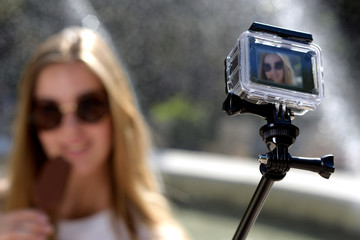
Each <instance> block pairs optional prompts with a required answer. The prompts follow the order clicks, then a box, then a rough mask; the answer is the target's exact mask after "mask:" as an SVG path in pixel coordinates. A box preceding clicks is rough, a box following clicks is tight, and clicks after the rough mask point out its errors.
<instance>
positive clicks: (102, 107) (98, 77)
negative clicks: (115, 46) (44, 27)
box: [0, 27, 184, 240]
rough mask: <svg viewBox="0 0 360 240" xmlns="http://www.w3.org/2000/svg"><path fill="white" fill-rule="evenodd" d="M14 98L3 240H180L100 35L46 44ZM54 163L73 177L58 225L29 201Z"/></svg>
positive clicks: (83, 33) (0, 228)
mask: <svg viewBox="0 0 360 240" xmlns="http://www.w3.org/2000/svg"><path fill="white" fill-rule="evenodd" d="M19 97H20V99H19V102H18V113H17V121H16V125H15V130H16V132H15V136H14V145H13V151H12V155H11V166H10V177H9V181H10V188H9V192H8V194H7V198H6V204H5V210H4V211H5V214H2V215H0V239H1V240H6V239H48V238H53V239H59V240H65V239H74V240H82V239H86V240H89V239H104V240H112V239H121V240H134V239H137V240H143V239H144V240H145V239H146V240H152V239H156V240H158V239H171V240H175V239H184V236H183V233H182V231H181V230H180V228H178V226H177V224H176V223H175V221H174V220H173V219H172V217H171V215H170V213H169V208H168V205H167V202H166V200H165V199H164V197H163V196H162V195H161V194H160V192H159V189H158V186H157V183H156V181H155V179H154V177H153V175H152V173H151V172H150V170H149V168H148V165H147V162H146V157H147V154H148V152H147V151H148V133H147V129H146V125H145V123H144V120H143V118H142V116H141V115H140V114H139V111H138V109H137V108H136V106H135V100H134V97H133V95H132V92H131V90H130V89H129V86H128V83H127V78H126V74H125V73H124V71H123V69H122V68H121V66H120V64H119V62H118V61H117V59H116V57H115V56H114V54H113V51H112V49H111V48H110V47H109V46H108V45H107V44H106V43H105V42H104V41H103V40H102V39H101V37H100V36H99V35H98V34H97V33H95V32H93V31H91V30H87V29H83V28H78V27H72V28H68V29H65V30H63V31H62V32H60V33H58V34H56V35H54V36H52V37H50V38H49V39H48V40H47V41H46V42H45V43H43V44H42V45H41V46H40V47H39V48H38V50H37V51H36V52H35V54H34V55H33V57H32V58H31V60H30V62H29V63H28V65H27V66H26V68H25V71H24V73H23V77H22V79H21V85H20V93H19ZM59 156H61V157H62V158H64V159H65V161H66V162H68V163H69V164H70V165H71V169H72V170H71V173H70V176H69V180H68V183H67V187H66V190H65V193H64V197H63V199H62V202H61V204H60V205H59V207H58V209H57V214H56V217H55V218H54V216H48V215H47V214H46V213H44V212H42V211H39V210H37V209H36V208H35V205H34V200H33V198H32V193H33V191H34V188H35V187H36V179H37V176H38V175H39V172H40V171H41V169H42V167H43V166H44V164H46V163H47V162H48V161H53V160H52V159H54V158H57V157H59ZM53 218H54V219H53Z"/></svg>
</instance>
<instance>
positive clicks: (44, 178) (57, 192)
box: [33, 157, 71, 216]
mask: <svg viewBox="0 0 360 240" xmlns="http://www.w3.org/2000/svg"><path fill="white" fill-rule="evenodd" d="M70 170H71V165H70V164H69V163H68V162H67V161H65V160H64V159H63V158H62V157H57V158H55V159H51V160H48V161H47V162H46V163H45V165H44V167H43V169H42V171H41V173H40V176H39V177H38V180H37V184H36V186H35V189H34V193H33V194H34V195H33V198H34V202H35V205H36V207H37V208H38V209H40V210H43V211H45V212H46V213H48V214H49V215H51V216H53V215H54V214H56V212H57V209H58V207H59V206H60V204H61V201H62V199H63V195H64V192H65V190H66V184H67V182H68V178H69V176H70Z"/></svg>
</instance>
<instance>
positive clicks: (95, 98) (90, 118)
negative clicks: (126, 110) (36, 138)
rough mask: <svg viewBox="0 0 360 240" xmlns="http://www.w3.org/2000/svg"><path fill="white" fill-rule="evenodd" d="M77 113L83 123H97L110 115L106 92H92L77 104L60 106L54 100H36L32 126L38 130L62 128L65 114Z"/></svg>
mask: <svg viewBox="0 0 360 240" xmlns="http://www.w3.org/2000/svg"><path fill="white" fill-rule="evenodd" d="M68 113H75V116H76V118H77V119H78V120H79V122H81V123H97V122H99V121H100V120H101V119H102V118H103V117H104V116H105V115H107V114H108V113H109V104H108V100H107V96H106V93H105V91H101V92H99V91H91V92H87V93H84V94H82V95H80V96H78V97H77V100H76V101H75V102H68V103H62V104H59V103H57V102H56V101H54V100H52V99H34V101H33V104H32V111H31V115H30V122H31V125H32V126H34V127H35V128H36V129H38V130H53V129H56V128H58V127H59V126H61V123H62V120H63V117H64V115H65V114H68Z"/></svg>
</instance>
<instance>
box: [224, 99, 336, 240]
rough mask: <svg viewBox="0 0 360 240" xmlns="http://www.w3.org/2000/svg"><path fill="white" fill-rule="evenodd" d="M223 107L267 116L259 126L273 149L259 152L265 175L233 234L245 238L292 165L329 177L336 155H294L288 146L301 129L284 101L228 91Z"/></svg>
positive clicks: (237, 111)
mask: <svg viewBox="0 0 360 240" xmlns="http://www.w3.org/2000/svg"><path fill="white" fill-rule="evenodd" d="M223 109H224V110H225V111H226V112H227V114H228V115H235V114H239V113H240V114H243V113H252V114H256V115H259V116H261V117H263V118H265V119H266V120H267V124H266V125H264V126H263V127H262V128H260V135H261V137H262V138H263V140H264V142H265V144H266V146H267V148H268V150H269V151H270V152H268V153H267V154H265V155H259V158H258V160H259V162H260V172H261V173H262V175H263V176H262V178H261V180H260V183H259V184H258V187H257V189H256V191H255V193H254V195H253V197H252V199H251V201H250V203H249V205H248V208H247V210H246V212H245V214H244V216H243V218H242V220H241V222H240V224H239V226H238V228H237V230H236V233H235V235H234V238H233V240H244V239H246V237H247V235H248V233H249V231H250V229H251V227H252V226H253V224H254V223H255V221H256V219H257V217H258V215H259V213H260V211H261V209H262V207H263V205H264V203H265V200H266V198H267V196H268V195H269V192H270V190H271V187H272V186H273V183H274V182H275V181H280V180H282V179H283V178H284V177H285V175H286V173H287V172H288V171H289V170H290V168H291V167H293V168H298V169H303V170H309V171H313V172H317V173H319V174H320V175H321V176H322V177H324V178H329V177H330V175H331V174H332V173H333V172H334V171H335V167H334V157H333V156H332V155H326V156H323V157H322V158H303V157H292V156H291V155H290V154H289V152H288V149H289V147H290V146H291V145H292V144H293V143H294V142H295V140H296V137H297V136H298V135H299V129H298V128H297V127H296V126H294V125H292V124H291V112H290V110H288V109H283V108H282V106H281V105H280V106H277V107H276V106H275V105H273V104H266V105H258V104H254V103H250V102H247V101H245V100H243V99H241V98H240V97H238V96H237V95H233V94H231V93H229V94H228V97H227V99H226V100H225V102H224V104H223Z"/></svg>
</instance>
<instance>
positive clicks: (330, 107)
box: [0, 0, 360, 240]
mask: <svg viewBox="0 0 360 240" xmlns="http://www.w3.org/2000/svg"><path fill="white" fill-rule="evenodd" d="M254 21H258V22H263V23H267V24H272V25H277V26H281V27H284V28H290V29H294V30H299V31H304V32H309V33H311V34H312V35H313V38H314V43H316V44H317V45H319V46H320V47H321V48H322V51H323V67H324V79H325V94H326V96H325V97H326V98H325V100H324V101H323V102H322V103H321V105H320V107H319V108H318V109H317V111H314V112H308V113H307V114H305V115H304V116H301V117H297V118H296V119H295V120H294V121H293V123H294V124H295V125H296V126H298V127H299V128H300V135H299V137H298V139H297V141H296V143H295V144H294V146H293V147H292V148H291V149H290V151H291V153H292V154H293V155H298V156H305V157H320V156H322V155H325V154H329V153H332V154H334V155H335V160H336V168H337V171H339V172H340V173H341V174H343V176H345V178H347V179H349V181H348V182H352V183H354V182H355V183H359V182H358V181H355V180H354V179H357V180H358V179H359V178H358V176H359V174H358V172H359V170H358V169H359V167H360V160H359V159H358V156H357V155H358V154H357V152H358V151H359V149H360V138H359V134H360V127H359V124H358V122H359V120H360V119H359V118H360V108H359V107H358V102H359V100H360V95H359V94H358V92H357V91H358V89H360V82H359V74H360V68H359V61H360V60H359V59H360V41H359V36H360V31H358V22H359V21H360V2H359V1H356V0H315V1H312V0H273V1H270V0H252V1H250V0H249V1H246V0H222V1H218V0H197V1H194V0H182V1H179V0H138V1H131V0H60V1H53V0H1V1H0V123H1V127H0V155H1V156H2V162H3V163H5V162H6V155H7V153H8V151H9V148H10V147H11V139H12V121H13V118H14V114H15V112H14V108H15V106H16V99H17V93H16V87H17V83H18V79H19V76H20V74H21V70H22V68H23V66H24V64H25V63H26V61H27V59H28V57H29V55H30V54H31V52H32V51H33V50H34V48H35V47H36V46H37V45H38V44H39V43H40V42H42V41H43V40H44V39H46V38H47V37H48V36H49V35H51V34H53V33H55V32H58V31H59V30H61V29H62V28H64V27H66V26H70V25H81V26H85V27H88V28H92V29H94V30H97V31H100V32H101V33H102V34H103V35H104V36H105V38H107V40H108V41H110V42H111V43H112V46H113V48H114V49H115V50H116V52H117V53H118V55H119V58H120V59H121V60H122V62H123V64H124V65H125V66H126V68H127V69H128V74H129V76H130V77H131V80H132V86H133V89H134V91H135V92H136V94H137V97H138V102H139V106H140V108H141V110H142V112H143V113H144V115H145V117H146V120H147V121H148V123H149V126H150V127H151V129H152V132H153V137H154V146H155V149H156V152H158V156H160V157H159V158H161V157H164V156H168V157H170V156H174V154H173V155H172V154H171V152H170V151H173V150H174V149H176V151H173V152H172V153H174V152H175V153H179V154H184V155H181V156H184V157H187V159H194V161H193V162H196V160H197V158H198V159H200V158H202V157H201V156H203V155H201V156H198V155H196V154H199V153H203V154H206V156H211V157H214V156H221V157H220V158H223V156H227V157H226V160H229V159H230V160H229V161H230V162H233V161H235V162H236V161H241V160H242V159H250V160H249V161H252V162H254V163H255V165H254V168H257V164H256V156H257V155H258V154H260V153H265V152H267V150H266V148H265V145H264V143H263V142H262V139H261V138H260V136H259V134H258V130H259V128H260V127H261V126H262V125H264V124H265V122H264V120H262V119H260V118H258V117H255V116H250V115H244V116H235V117H229V116H227V115H226V113H225V112H223V111H222V103H223V101H224V100H225V98H226V95H225V91H224V88H225V86H224V74H223V72H224V64H223V61H224V58H225V57H226V56H227V55H228V53H229V52H230V51H231V49H232V48H233V47H234V45H235V43H236V40H237V38H238V37H239V35H240V34H241V33H242V32H244V31H246V30H247V29H248V28H249V26H250V25H251V23H252V22H254ZM190 153H194V154H195V156H198V157H197V158H196V157H194V155H191V156H190V155H187V154H190ZM166 154H167V155H166ZM207 154H210V155H207ZM177 156H178V155H177ZM211 157H208V158H211ZM226 160H225V161H226ZM199 161H200V160H199ZM185 162H186V161H185ZM184 164H185V163H184ZM189 164H193V163H192V162H189ZM160 165H161V164H160ZM162 166H164V165H162ZM5 169H6V168H5V167H3V166H2V167H1V170H2V171H5ZM160 169H162V168H161V167H160ZM166 169H167V170H168V172H166ZM163 170H164V168H163ZM199 171H200V172H201V166H200V170H199ZM239 171H240V172H239V175H241V174H242V172H241V171H243V170H241V169H240V170H239ZM254 174H255V175H256V177H257V178H258V179H260V177H261V176H260V173H258V171H257V169H255V173H254ZM173 175H174V174H173ZM175 175H176V176H179V175H181V174H179V173H177V174H175ZM289 175H290V174H289ZM335 175H336V174H335ZM169 176H171V171H170V170H169V168H165V170H164V181H165V185H166V186H169V184H168V183H167V182H166V181H168V182H171V181H175V180H174V179H175V178H170V177H169ZM316 177H318V178H320V177H319V176H316ZM257 178H256V181H257ZM188 179H191V178H190V177H188ZM196 179H197V180H199V177H198V176H197V177H196ZM206 179H212V177H208V178H206ZM193 180H194V179H193ZM194 181H195V180H194ZM210 182H211V180H210ZM346 183H347V182H346ZM172 184H175V185H176V183H175V182H174V183H172ZM204 184H206V183H204ZM310 184H311V183H310ZM184 186H185V187H184ZM184 186H182V187H183V188H184V189H185V190H184V189H182V191H183V192H184V191H185V192H186V184H185V185H184ZM247 186H249V185H247ZM354 186H356V185H354ZM338 187H339V188H342V189H344V188H345V189H347V190H348V191H351V193H352V195H354V196H355V198H357V199H359V198H360V192H359V190H358V189H359V188H357V189H356V188H355V189H354V188H350V187H346V186H342V185H339V186H338ZM357 187H359V185H357ZM329 189H330V190H329V191H332V189H331V188H330V187H329ZM253 191H254V186H252V185H250V187H248V189H247V191H246V195H248V194H249V195H251V194H252V192H253ZM169 192H170V195H171V190H170V191H169ZM214 192H216V191H215V190H214ZM275 194H276V193H275ZM176 196H179V195H176V194H175V193H174V194H173V195H171V196H170V197H172V198H173V199H174V209H175V210H174V211H175V212H176V213H177V214H179V217H180V218H181V219H182V221H184V222H188V220H187V219H191V218H192V219H195V220H196V221H197V223H198V222H200V223H199V224H200V225H201V219H209V216H207V215H206V214H208V212H209V211H208V210H206V209H204V211H202V212H200V213H198V215H192V214H193V213H192V212H191V207H189V205H186V204H184V202H186V201H185V200H184V201H179V198H177V197H176ZM345 196H347V195H346V194H345ZM249 197H250V196H249ZM189 201H190V200H189ZM189 201H188V202H189ZM198 201H201V196H199V199H198ZM190 202H191V201H190ZM193 202H196V201H195V200H194V201H193ZM245 202H247V200H246V201H245ZM181 203H183V204H181ZM217 204H219V203H217ZM345 205H346V204H345ZM192 206H193V205H192ZM193 208H194V209H195V210H198V207H197V206H195V207H193ZM357 208H360V207H359V205H357ZM241 209H242V208H240V210H239V211H240V212H238V213H236V214H235V216H236V217H234V216H232V217H234V218H232V217H231V216H230V215H231V214H229V212H231V211H228V212H226V210H224V209H222V210H223V211H222V212H221V211H220V210H219V211H218V213H216V214H215V215H214V216H213V218H212V219H213V222H212V223H208V222H205V220H204V224H203V225H201V226H200V225H199V226H197V225H196V224H192V228H191V227H190V226H189V231H190V232H191V234H192V235H193V236H194V239H207V240H209V239H212V238H211V237H209V236H207V235H206V232H207V231H208V229H209V228H210V226H216V225H219V224H216V223H219V222H222V223H223V224H222V225H224V226H228V229H222V230H217V231H216V232H217V233H219V235H218V236H217V237H215V238H214V239H230V237H231V236H232V234H233V232H234V231H235V230H236V226H237V223H238V220H239V219H240V217H241V215H242V214H241V211H242V210H241ZM188 211H189V212H188ZM215 212H216V211H215ZM201 214H205V215H201ZM269 216H270V215H269ZM268 218H269V217H268ZM335 218H336V216H335ZM349 221H352V222H351V224H352V225H354V226H355V227H354V228H356V227H360V223H359V222H357V223H356V222H355V223H354V222H353V221H354V220H353V219H351V220H349ZM264 222H266V220H264ZM267 222H269V221H267ZM260 223H261V219H260ZM207 224H209V225H208V228H206V225H207ZM211 224H214V225H211ZM346 224H347V223H346ZM351 224H350V225H351ZM185 225H186V224H185ZM194 226H197V228H196V229H194V228H195V227H194ZM305 226H306V225H305ZM211 228H212V229H213V227H211ZM199 229H202V230H201V231H200V230H199ZM335 229H336V228H335ZM221 231H224V232H226V234H227V235H226V234H225V236H224V235H221V234H220V233H221ZM259 231H260V232H261V231H263V232H265V233H268V232H267V227H266V224H265V227H263V228H261V229H260V230H259ZM272 231H273V230H270V232H272ZM274 231H275V230H274ZM284 231H285V230H284V229H283V230H282V234H285V235H284V236H285V237H284V239H289V237H288V236H292V238H291V239H297V238H295V237H294V236H293V235H286V234H288V233H284ZM351 231H352V230H349V229H346V228H344V229H342V231H340V233H341V234H349V236H350V235H351V234H353V233H352V232H351ZM204 234H205V235H204ZM275 234H277V236H280V235H281V234H280V233H279V232H276V233H275ZM210 235H211V234H210ZM330 235H331V234H330ZM220 236H222V237H220ZM268 236H269V235H268ZM343 236H345V235H343ZM351 236H352V235H351ZM357 236H359V235H357ZM213 237H214V235H213ZM333 237H334V236H333ZM255 239H266V237H265V238H262V237H261V236H258V237H255ZM277 239H281V238H280V237H278V238H277ZM298 239H339V238H337V237H335V238H331V237H330V236H328V237H325V238H321V234H318V235H316V237H314V238H310V237H309V238H305V237H304V236H301V235H300V236H299V238H298ZM341 239H351V238H346V237H343V238H341Z"/></svg>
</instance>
